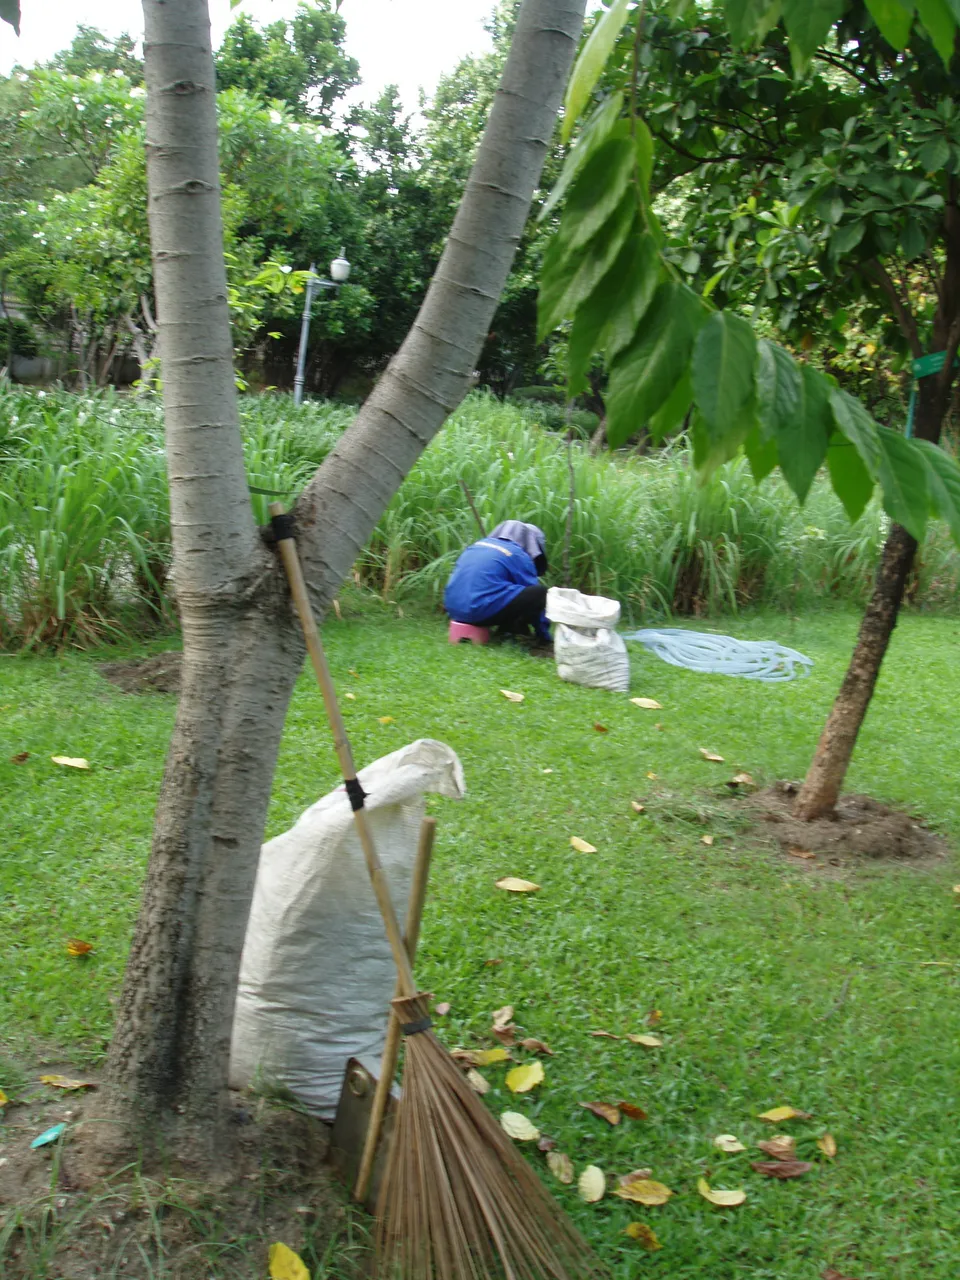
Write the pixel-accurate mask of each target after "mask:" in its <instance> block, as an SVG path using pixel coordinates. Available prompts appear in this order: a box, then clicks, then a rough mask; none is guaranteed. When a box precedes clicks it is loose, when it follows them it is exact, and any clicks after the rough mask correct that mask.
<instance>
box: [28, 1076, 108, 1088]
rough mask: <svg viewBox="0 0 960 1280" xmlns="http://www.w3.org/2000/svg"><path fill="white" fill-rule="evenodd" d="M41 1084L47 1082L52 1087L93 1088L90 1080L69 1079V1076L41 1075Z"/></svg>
mask: <svg viewBox="0 0 960 1280" xmlns="http://www.w3.org/2000/svg"><path fill="white" fill-rule="evenodd" d="M40 1083H41V1084H49V1085H51V1086H52V1087H53V1088H54V1089H95V1088H96V1087H97V1086H96V1085H95V1084H94V1082H93V1081H92V1080H71V1079H70V1077H69V1076H41V1077H40Z"/></svg>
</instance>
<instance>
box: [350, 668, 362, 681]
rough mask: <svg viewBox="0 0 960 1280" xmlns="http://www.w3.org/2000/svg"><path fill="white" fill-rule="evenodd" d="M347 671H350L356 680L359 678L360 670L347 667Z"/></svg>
mask: <svg viewBox="0 0 960 1280" xmlns="http://www.w3.org/2000/svg"><path fill="white" fill-rule="evenodd" d="M347 671H348V672H349V673H350V675H352V676H353V677H354V678H355V679H357V680H359V679H360V672H359V671H358V670H357V669H356V667H347Z"/></svg>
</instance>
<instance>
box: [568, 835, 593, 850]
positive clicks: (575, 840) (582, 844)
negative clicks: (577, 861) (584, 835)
mask: <svg viewBox="0 0 960 1280" xmlns="http://www.w3.org/2000/svg"><path fill="white" fill-rule="evenodd" d="M570 845H571V847H572V848H574V849H576V851H577V853H596V852H597V848H596V845H592V844H589V843H588V842H587V841H586V840H581V839H580V837H579V836H571V837H570Z"/></svg>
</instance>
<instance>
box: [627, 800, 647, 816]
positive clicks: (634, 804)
mask: <svg viewBox="0 0 960 1280" xmlns="http://www.w3.org/2000/svg"><path fill="white" fill-rule="evenodd" d="M630 808H631V809H632V810H633V812H634V813H646V811H647V806H646V805H645V804H641V803H640V801H639V800H631V801H630Z"/></svg>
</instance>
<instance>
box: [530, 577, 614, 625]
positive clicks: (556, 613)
mask: <svg viewBox="0 0 960 1280" xmlns="http://www.w3.org/2000/svg"><path fill="white" fill-rule="evenodd" d="M546 613H547V617H548V618H549V619H550V621H551V622H562V623H565V624H566V626H568V627H586V628H588V629H589V630H596V628H597V627H607V628H608V629H611V630H612V629H613V628H614V627H615V626H616V625H617V623H618V622H619V621H620V604H619V602H618V601H616V600H608V599H607V598H606V596H586V595H584V594H583V592H582V591H575V590H574V589H573V588H572V587H551V588H550V590H549V591H548V592H547V608H546Z"/></svg>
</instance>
